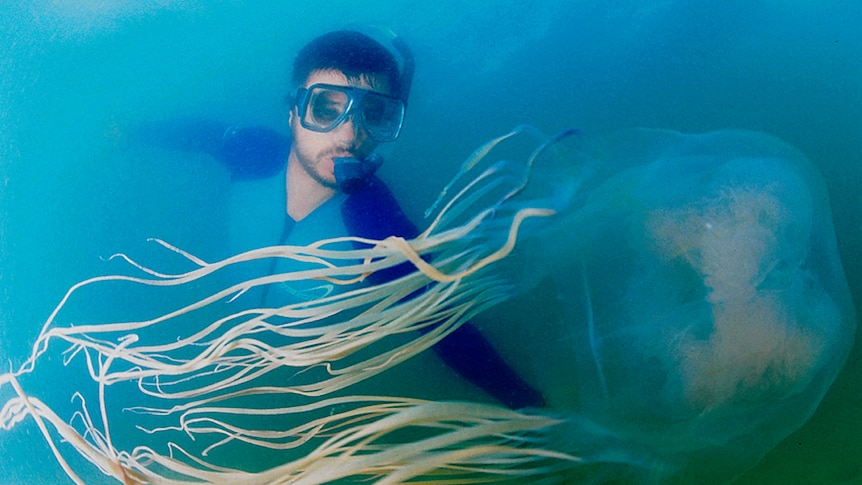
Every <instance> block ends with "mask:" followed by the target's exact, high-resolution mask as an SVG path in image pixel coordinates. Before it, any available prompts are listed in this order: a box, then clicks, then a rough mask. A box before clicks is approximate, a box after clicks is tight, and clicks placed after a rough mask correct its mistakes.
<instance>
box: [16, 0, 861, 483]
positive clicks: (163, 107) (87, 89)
mask: <svg viewBox="0 0 862 485" xmlns="http://www.w3.org/2000/svg"><path fill="white" fill-rule="evenodd" d="M352 24H363V25H364V24H371V25H384V26H387V27H389V28H392V29H393V30H394V31H395V32H397V33H399V34H400V35H402V36H403V37H404V38H405V39H406V40H407V42H408V43H409V44H410V46H411V47H412V49H413V51H414V54H415V56H416V64H417V71H416V75H415V77H414V85H413V90H412V92H411V100H410V101H411V102H410V107H409V110H408V115H407V119H406V123H405V127H404V132H403V133H402V136H401V138H400V139H399V141H398V142H397V143H395V144H394V145H392V146H391V147H387V148H386V149H385V150H384V156H385V158H386V160H387V161H386V164H385V165H384V166H383V168H382V169H381V175H382V177H383V178H384V179H386V180H388V181H389V182H390V185H391V187H392V189H393V191H394V192H395V193H396V195H397V196H398V198H399V200H400V201H401V202H402V203H403V205H404V206H405V209H406V210H407V211H408V212H409V214H410V215H411V216H412V218H413V219H414V220H415V221H418V222H420V224H419V225H420V226H421V225H422V223H421V221H422V213H423V212H424V210H425V209H426V208H427V207H428V206H429V205H430V204H431V203H432V202H433V201H434V199H435V197H436V196H437V194H438V193H439V191H440V189H441V188H442V187H443V186H444V185H445V183H446V181H448V180H449V179H450V178H451V176H452V175H453V174H454V173H455V172H456V171H457V170H458V167H459V165H460V163H461V162H462V161H463V160H464V159H465V158H466V157H467V156H468V155H469V154H470V153H471V152H472V151H473V149H475V148H476V147H477V146H478V145H479V144H481V143H483V142H484V141H486V140H487V139H489V138H492V137H494V136H498V135H500V134H502V133H505V132H507V131H508V130H510V129H511V128H512V127H514V126H516V125H519V124H522V123H527V124H531V125H534V126H536V127H538V128H539V129H540V130H542V131H544V132H547V133H553V132H557V131H559V130H562V129H564V128H568V127H576V128H579V129H580V130H583V131H584V132H587V133H605V132H609V131H613V130H616V129H620V128H627V127H634V126H644V127H651V128H668V129H675V130H680V131H683V132H704V131H709V130H714V129H720V128H739V129H750V130H758V131H764V132H767V133H770V134H772V135H775V136H777V137H779V138H781V139H783V140H784V141H786V142H788V143H789V144H791V145H793V146H795V147H797V148H798V149H800V150H801V151H802V152H804V153H805V154H806V155H807V156H808V157H809V158H810V159H811V160H812V161H813V162H814V163H815V165H816V166H817V167H818V168H819V170H820V171H821V173H822V174H823V176H824V179H825V181H826V184H827V186H828V188H829V191H830V196H831V204H832V209H833V218H834V223H835V229H836V233H837V239H838V244H839V250H840V252H841V257H842V260H843V262H844V268H845V272H846V275H847V278H848V280H849V284H850V287H851V291H852V293H853V295H854V301H855V303H856V306H857V308H859V307H860V306H862V255H860V247H862V224H860V223H859V222H860V220H862V202H860V201H859V197H858V193H859V188H860V187H862V123H860V113H862V56H860V55H859V53H860V52H862V30H860V29H859V25H862V5H860V4H859V2H856V1H853V0H846V1H837V0H835V1H820V2H810V1H800V0H798V1H778V0H775V1H755V2H751V1H742V0H731V1H725V2H710V1H634V0H632V1H614V2H606V1H598V0H596V1H580V0H575V1H538V2H519V1H487V2H478V1H477V2H459V1H454V0H440V1H435V2H425V3H424V4H417V3H416V2H407V1H382V0H377V1H371V2H362V3H360V2H348V1H332V2H326V1H319V2H296V1H291V2H276V1H258V2H251V1H247V2H245V1H219V2H194V1H179V0H178V1H170V0H158V1H143V0H142V1H125V2H121V1H116V2H103V1H96V0H93V1H85V0H78V1H47V0H46V1H37V0H34V1H30V2H26V1H25V2H18V3H17V4H12V2H4V3H3V4H2V5H0V362H2V364H3V365H4V366H6V367H17V366H18V365H19V364H20V362H21V361H22V360H23V359H24V358H25V357H26V356H27V355H28V353H29V348H30V346H31V345H32V343H33V339H35V337H36V335H37V334H38V331H39V329H40V327H41V325H42V323H43V322H44V320H45V319H46V318H47V316H48V314H49V313H50V312H51V310H52V309H53V308H54V306H55V305H56V303H57V302H58V301H59V299H60V298H61V297H62V295H63V294H64V293H65V291H66V289H68V288H69V287H70V286H71V285H73V284H74V283H76V282H78V281H80V280H82V279H85V278H88V277H91V276H94V275H98V274H105V273H107V272H110V271H111V269H112V266H111V265H110V264H108V263H106V262H105V259H106V258H107V257H109V256H110V255H112V254H114V253H117V252H121V251H122V252H125V253H129V254H134V255H141V256H142V258H143V259H145V260H146V258H147V255H148V252H152V251H153V248H152V244H151V243H147V241H146V240H147V238H150V237H158V238H161V239H164V240H166V241H169V242H170V243H171V244H174V245H176V246H178V247H181V248H183V249H186V250H189V251H191V252H193V253H195V254H196V255H198V256H201V257H203V258H204V259H212V258H214V257H221V256H224V255H222V254H219V253H218V249H217V248H216V247H215V245H214V244H213V243H212V241H210V240H208V238H207V234H210V233H211V232H212V231H214V230H218V229H219V227H220V225H223V224H224V221H223V220H221V219H220V218H219V217H214V216H213V215H214V214H216V215H217V214H223V213H224V211H225V210H226V208H225V202H224V200H225V193H226V191H227V187H228V183H229V179H228V176H227V173H222V172H221V171H219V170H218V169H217V168H215V167H214V164H213V163H212V161H211V160H208V159H206V157H202V156H201V157H193V156H189V155H184V154H175V156H173V157H171V156H158V157H154V156H148V154H146V153H137V152H135V153H131V152H130V151H129V150H128V149H127V145H126V144H125V142H124V135H125V129H126V127H127V126H129V124H131V123H134V122H137V121H144V120H153V119H165V118H173V117H185V116H195V117H207V118H213V119H218V120H222V121H227V122H230V123H234V124H239V125H242V124H262V125H267V126H270V127H272V128H275V129H278V130H283V131H286V129H285V128H286V107H285V105H284V96H285V94H286V90H287V85H288V81H287V79H288V74H289V72H288V67H289V65H290V62H291V61H292V58H293V55H294V54H295V53H296V51H297V50H298V48H299V47H301V46H302V45H303V44H305V43H306V42H307V41H308V40H310V39H311V38H312V37H314V36H316V35H318V34H320V33H323V32H326V31H328V30H332V29H337V28H342V27H345V26H350V25H352ZM160 155H163V154H160ZM535 338H540V337H538V336H537V337H535ZM45 385H50V383H45ZM860 397H862V349H861V348H860V338H859V337H857V340H856V345H855V347H854V349H853V351H852V352H851V355H850V358H849V360H848V363H847V365H846V367H845V369H844V371H843V372H842V374H841V375H840V376H839V377H838V380H837V381H836V382H835V384H834V385H833V386H832V388H831V390H830V391H829V393H828V394H827V395H826V398H825V399H824V401H823V402H822V404H821V406H820V408H819V409H818V411H817V413H816V414H815V415H814V417H813V418H812V419H811V420H810V421H809V422H808V423H807V424H806V425H804V426H803V427H802V428H801V429H800V430H798V431H797V432H795V433H793V434H791V435H790V436H789V437H788V438H787V439H786V440H784V442H782V443H781V444H780V445H779V446H778V447H777V448H776V449H775V450H773V451H772V452H771V453H770V454H769V455H767V456H766V458H765V459H764V460H763V461H762V462H761V463H760V464H759V465H758V466H757V467H755V468H754V469H752V470H750V471H749V472H747V473H746V474H745V475H744V476H742V477H741V478H739V479H738V481H737V483H776V484H777V483H841V482H852V481H853V480H854V479H855V480H859V479H860V478H859V477H862V462H860V460H859V457H860V456H862V399H860ZM22 428H23V427H22ZM0 456H3V458H2V459H0V483H33V481H32V480H33V479H34V478H33V477H41V478H43V479H44V483H55V480H57V478H56V477H63V476H64V475H63V473H62V471H61V470H59V467H58V466H57V465H55V464H54V460H53V457H52V456H50V452H49V451H48V448H47V446H46V445H45V444H44V443H43V441H42V438H41V436H39V434H38V432H37V431H36V430H35V427H32V426H31V427H27V428H25V429H22V430H18V431H16V432H15V433H0Z"/></svg>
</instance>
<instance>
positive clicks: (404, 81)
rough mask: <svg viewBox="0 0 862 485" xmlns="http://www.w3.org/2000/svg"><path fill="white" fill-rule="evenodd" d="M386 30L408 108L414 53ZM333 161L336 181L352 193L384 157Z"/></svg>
mask: <svg viewBox="0 0 862 485" xmlns="http://www.w3.org/2000/svg"><path fill="white" fill-rule="evenodd" d="M381 30H383V29H381ZM385 32H386V34H387V36H388V37H389V38H390V43H391V44H392V47H393V48H394V49H395V50H396V51H398V54H399V56H400V57H401V63H402V67H401V76H400V82H399V84H400V85H401V89H400V91H399V93H398V95H399V97H400V98H401V100H402V101H403V102H404V106H405V108H406V106H407V98H408V97H409V96H410V86H411V85H412V84H413V70H414V66H415V62H414V60H413V53H412V52H411V51H410V48H409V47H407V43H406V42H404V39H402V38H401V37H399V36H397V35H396V34H395V33H394V32H392V31H391V30H388V29H385ZM333 161H334V163H335V167H334V172H335V173H334V175H335V182H336V183H337V184H338V188H339V189H340V190H341V191H342V192H343V193H345V194H352V193H355V192H358V191H359V190H361V189H362V188H363V187H364V186H365V183H366V181H367V180H368V179H369V178H370V177H371V176H372V175H374V173H375V172H376V171H377V169H378V168H380V166H381V165H383V157H382V156H381V155H380V154H378V153H372V154H370V155H369V156H367V157H365V158H363V159H358V158H353V157H339V158H335V159H334V160H333Z"/></svg>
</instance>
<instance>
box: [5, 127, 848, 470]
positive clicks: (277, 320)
mask: <svg viewBox="0 0 862 485" xmlns="http://www.w3.org/2000/svg"><path fill="white" fill-rule="evenodd" d="M532 131H533V130H531V129H528V128H526V127H519V128H518V129H517V130H516V132H515V133H513V134H509V135H504V136H503V137H500V138H498V139H496V140H493V141H492V142H489V143H488V144H486V145H484V146H483V147H482V148H481V149H480V150H478V151H477V152H476V154H474V156H471V157H470V159H468V161H467V162H466V163H465V164H464V166H463V168H462V172H461V173H459V175H458V177H456V179H455V181H453V183H451V184H449V185H447V186H446V187H445V188H444V190H443V192H442V194H441V200H440V201H438V203H435V206H437V205H439V206H440V210H439V212H437V213H436V216H435V217H434V218H433V219H432V220H431V221H430V223H429V224H428V228H427V229H426V231H425V232H423V234H422V235H420V236H419V237H418V238H416V239H415V240H412V241H405V240H403V239H399V238H388V239H386V240H383V241H357V242H364V243H366V245H367V248H366V249H352V250H342V249H335V247H339V248H341V247H343V246H344V245H343V244H341V245H339V244H340V243H343V242H344V240H332V241H321V242H318V243H316V244H313V245H310V246H308V247H301V248H300V247H288V246H278V247H272V248H261V249H258V250H254V251H249V252H246V253H242V254H239V255H236V256H234V257H231V258H228V259H227V260H224V261H219V262H214V263H211V262H206V261H203V260H200V259H198V258H196V257H194V256H192V255H191V254H189V253H186V252H184V251H182V250H180V249H178V248H174V247H172V246H170V245H168V244H166V243H162V244H163V245H164V246H165V247H166V248H167V249H169V250H171V251H172V252H174V253H177V254H180V255H181V256H184V257H185V258H186V260H187V263H188V264H190V266H191V267H190V269H188V270H185V271H181V272H174V273H169V272H164V271H156V270H154V269H150V268H148V267H145V266H143V265H140V264H138V263H135V262H134V261H133V260H131V259H130V258H127V257H125V256H122V257H123V258H125V259H126V261H128V262H129V263H131V268H132V269H133V270H134V272H132V273H128V274H121V275H114V276H104V277H97V278H94V279H92V280H88V281H85V282H82V283H81V284H79V285H76V286H75V287H73V288H72V289H71V290H70V292H69V293H68V294H67V296H66V297H65V298H64V299H63V300H62V301H61V303H60V305H59V306H58V308H57V310H56V311H55V312H54V313H53V314H52V315H51V317H50V318H49V320H48V322H47V323H46V324H45V326H44V327H43V329H42V332H41V333H40V335H39V337H38V338H37V341H36V344H35V346H34V349H33V353H32V355H31V356H30V358H29V359H28V360H27V361H26V362H25V363H24V364H23V365H22V366H21V367H20V369H19V370H18V371H16V372H14V373H9V374H5V375H3V376H2V378H0V389H3V390H4V391H10V390H11V391H10V392H11V394H12V397H9V396H8V394H9V393H10V392H6V394H4V395H3V396H4V397H5V398H6V399H7V400H6V402H5V404H4V406H3V408H2V411H0V428H9V427H13V426H15V425H16V424H18V423H20V422H21V421H22V420H24V419H25V418H27V417H31V418H32V419H34V420H35V421H36V422H37V424H38V425H39V429H40V431H41V432H42V434H43V435H44V436H45V438H46V440H47V441H48V442H49V444H50V445H51V451H52V452H53V454H54V455H55V456H56V457H57V459H58V461H60V463H61V464H62V465H63V466H64V469H65V470H66V471H67V473H68V475H69V476H70V478H72V479H73V480H75V481H78V482H82V480H81V479H80V478H79V477H78V474H77V473H76V472H75V471H74V470H72V468H71V466H70V465H68V464H67V462H66V460H64V458H63V457H64V455H67V454H68V453H77V454H79V455H80V456H82V457H83V458H84V459H86V460H87V461H89V462H90V463H92V464H93V465H94V466H95V468H96V469H98V470H100V471H101V473H104V474H106V475H109V476H112V477H114V478H116V479H117V480H120V481H122V482H125V483H139V482H150V481H154V482H163V483H166V482H176V483H183V482H193V483H200V482H207V483H220V482H221V483H223V482H240V481H242V482H243V483H327V482H330V481H336V480H342V479H351V478H352V479H358V480H368V479H376V480H379V483H400V482H402V481H405V480H410V479H420V480H421V479H426V478H427V479H428V480H434V479H440V480H448V481H449V483H453V482H458V481H470V482H471V483H472V482H480V481H483V480H488V481H495V482H498V481H506V480H508V481H510V482H513V483H527V482H530V481H537V482H542V483H552V482H555V481H556V482H563V483H565V482H571V481H576V480H577V481H585V482H590V481H591V482H602V481H611V480H619V479H621V478H624V479H628V480H630V481H633V482H649V481H665V480H667V479H671V478H673V477H680V476H683V477H688V478H691V477H697V478H698V479H706V478H709V479H713V480H725V479H729V478H731V477H732V476H733V475H734V474H736V473H738V472H740V471H742V470H744V469H745V468H746V467H748V466H750V465H751V464H752V463H754V462H755V461H756V460H757V459H759V458H760V457H761V456H762V455H763V454H764V453H765V452H766V451H768V450H769V449H770V448H771V447H772V446H774V445H775V444H776V443H777V442H778V441H779V440H780V439H782V438H783V437H784V436H786V435H787V434H789V433H790V432H791V431H793V430H794V429H795V428H797V427H798V426H800V425H801V424H802V423H803V422H804V421H805V420H806V419H807V418H808V417H809V416H810V415H811V413H812V412H813V410H814V409H815V407H816V406H817V404H818V403H819V401H820V400H821V398H822V397H823V394H824V393H825V391H826V389H827V388H828V386H829V385H830V384H831V382H832V381H833V379H834V378H835V376H836V374H837V372H838V371H839V370H840V368H841V365H842V364H843V362H844V359H845V358H846V356H847V353H848V350H849V345H850V342H851V341H852V338H851V336H852V334H853V332H854V326H853V308H852V305H851V304H850V300H849V296H848V290H847V286H846V282H845V280H844V276H843V273H842V270H841V265H840V262H839V261H838V257H837V251H836V247H835V241H834V234H833V230H832V227H831V222H830V217H829V208H828V203H827V199H826V196H825V190H824V189H823V187H822V183H821V182H819V180H818V177H817V175H816V173H815V172H814V171H813V170H812V169H811V168H810V167H809V165H808V163H807V161H806V160H805V159H804V157H803V156H802V155H800V154H799V153H798V152H796V151H795V150H793V149H791V148H789V147H787V146H786V145H784V144H782V143H781V142H779V141H777V140H774V139H772V138H770V137H768V136H765V135H762V134H757V133H747V132H715V133H709V134H704V135H683V134H679V133H675V132H665V131H650V130H634V131H628V132H623V133H620V134H616V135H612V136H609V137H604V138H597V139H593V140H591V141H589V142H588V143H586V142H583V141H584V138H582V137H578V136H577V135H575V134H573V133H571V132H564V133H562V134H561V135H559V136H557V137H552V138H550V139H548V140H544V139H543V140H542V141H541V142H539V143H535V144H534V145H536V144H537V145H538V147H534V148H535V149H533V150H532V151H529V152H528V155H527V156H524V157H520V158H518V157H515V158H514V159H515V160H521V161H520V162H517V163H513V162H500V163H497V162H496V160H499V158H501V157H499V156H497V152H498V150H508V149H507V148H505V147H506V143H509V142H511V141H513V139H514V138H517V137H516V136H515V135H517V134H519V133H526V134H527V135H529V133H531V132H532ZM564 138H565V139H566V140H571V139H576V140H577V143H575V144H574V149H569V150H566V149H565V148H571V147H563V146H557V145H558V144H557V142H558V141H560V140H561V139H564ZM586 147H589V149H586ZM504 153H506V154H508V153H507V152H505V151H504ZM507 158H510V157H507ZM510 159H511V158H510ZM360 246H361V245H360ZM272 259H276V260H278V259H287V260H294V261H302V262H303V263H305V264H304V265H303V268H304V269H302V270H299V271H295V272H289V273H279V274H261V275H259V276H258V277H255V278H251V279H242V280H241V281H231V280H230V275H231V274H233V275H234V276H235V275H236V274H243V275H245V274H246V273H244V272H237V273H232V272H231V271H230V269H231V268H234V267H236V266H238V265H245V264H247V263H251V262H255V261H269V260H272ZM344 261H350V263H347V264H343V262H344ZM355 261H360V262H361V263H359V264H357V263H355ZM405 262H409V263H412V264H413V265H415V267H416V271H414V272H413V273H411V274H407V275H405V276H403V277H401V278H399V279H397V280H395V281H390V282H387V283H384V284H381V285H376V286H368V287H363V288H359V289H354V290H350V291H346V292H342V293H337V294H333V295H330V296H327V297H323V298H320V299H318V300H314V301H311V302H302V303H296V304H291V305H286V306H283V307H274V308H268V307H242V306H238V305H240V302H241V301H246V300H247V299H239V298H236V296H237V295H240V294H242V293H244V292H247V291H249V290H251V289H254V288H259V287H266V286H267V285H276V284H280V283H282V282H286V281H294V280H306V279H308V280H325V281H328V282H330V283H333V284H348V283H350V282H354V281H357V280H361V279H363V278H365V277H367V275H368V274H369V273H372V272H374V271H382V270H385V269H386V268H391V267H393V266H396V265H400V264H403V263H405ZM257 266H261V267H269V266H270V265H268V264H267V265H257ZM223 275H227V276H225V277H222V276H223ZM213 280H214V281H215V282H214V283H213ZM105 285H108V286H110V287H111V288H112V289H116V290H117V291H120V289H122V291H123V292H129V293H123V298H126V300H125V301H132V300H131V299H135V300H143V301H147V302H156V303H154V304H153V308H152V309H151V312H150V314H148V315H146V316H144V317H140V316H137V315H136V316H134V317H132V316H129V318H126V319H122V320H120V321H116V322H114V323H104V322H102V321H95V320H88V319H87V318H86V316H81V315H74V316H73V317H72V316H68V315H65V313H64V312H65V311H67V305H68V303H69V301H70V300H74V299H76V298H77V299H83V300H84V301H102V300H100V299H98V298H94V299H92V300H91V299H89V298H88V296H92V295H94V294H95V295H106V294H110V293H107V292H105V291H104V286H105ZM207 288H215V289H213V290H211V291H210V290H207ZM88 292H95V293H88ZM201 292H203V293H202V295H201V294H200V293H201ZM165 295H167V296H169V297H170V298H164V296H165ZM178 295H180V296H178ZM184 300H188V301H187V302H186V303H184V304H180V305H178V306H175V307H170V308H162V307H160V306H159V304H160V302H165V301H168V302H171V304H172V305H173V304H174V303H175V302H176V301H184ZM546 303H548V304H551V305H553V306H554V307H555V308H557V311H555V312H554V313H553V315H552V316H551V315H550V314H549V316H547V317H540V316H539V311H540V310H541V309H542V308H543V306H544V304H546ZM512 304H514V305H515V306H516V311H505V312H503V316H502V317H500V318H493V319H490V320H489V321H490V323H485V324H484V327H483V330H484V331H486V332H487V334H488V335H489V336H491V337H494V338H497V339H498V340H499V339H503V340H506V339H507V332H509V331H510V329H512V328H515V329H518V330H519V331H521V332H526V333H527V334H528V335H529V338H526V339H512V338H511V335H508V337H509V338H508V340H509V341H515V342H516V346H519V347H523V348H527V349H529V348H530V347H531V346H533V347H535V348H538V349H539V351H537V352H533V353H530V354H529V355H528V362H526V364H525V365H524V366H523V367H524V368H530V369H533V371H534V372H535V374H536V376H535V378H536V379H537V380H538V382H540V383H541V384H542V390H543V392H544V393H545V395H546V397H547V398H548V401H549V402H550V407H549V408H548V409H541V410H525V411H524V412H515V411H510V410H506V409H502V408H500V407H499V406H496V405H493V404H488V403H475V402H456V401H457V400H458V397H457V396H453V397H451V398H450V399H446V400H445V401H444V400H437V401H436V402H435V400H434V399H427V398H424V399H420V398H418V397H416V396H414V395H410V394H409V392H407V391H404V390H403V388H400V387H398V386H397V381H398V379H393V378H391V376H393V375H399V374H397V373H396V372H398V371H399V370H400V369H403V368H404V366H406V365H408V364H409V363H410V362H415V361H416V360H417V359H420V358H421V357H422V356H423V355H425V354H427V352H426V351H427V350H428V349H429V348H431V347H432V346H433V345H434V344H435V343H436V342H438V341H440V340H441V339H443V338H445V337H446V335H448V334H450V333H451V332H453V331H454V330H455V329H457V328H458V327H459V326H460V325H462V324H463V323H464V322H466V321H468V320H470V321H471V322H472V321H473V320H474V319H476V321H480V320H481V318H482V316H483V315H485V316H487V315H490V314H493V313H494V312H495V310H496V309H499V308H500V307H501V306H505V305H512ZM509 308H510V309H511V306H510V307H509ZM519 315H520V318H519ZM419 330H421V332H420V331H419ZM64 344H65V345H64ZM504 348H505V347H504ZM67 349H68V350H67ZM62 351H66V354H65V360H64V362H65V363H66V364H68V366H67V369H68V372H70V373H71V372H74V373H75V377H76V379H72V380H70V382H76V383H78V384H76V387H75V388H74V389H71V390H70V393H75V395H77V396H80V400H76V405H77V406H79V409H78V410H76V411H71V412H67V413H66V414H65V415H62V416H61V414H60V413H58V412H56V411H55V409H53V407H52V405H51V404H47V403H46V402H44V401H42V400H41V399H40V398H39V396H38V394H40V390H39V389H29V388H27V385H28V381H29V382H34V381H33V380H32V377H33V374H38V371H39V369H40V366H41V365H43V364H41V363H42V362H43V361H45V360H46V359H47V357H46V354H50V353H54V352H62ZM75 364H77V365H75ZM421 372H422V375H423V380H427V379H429V377H430V373H431V370H430V369H429V368H427V367H422V368H421ZM401 376H402V378H403V377H404V375H403V374H401ZM81 377H84V378H89V379H86V380H83V381H82V380H81ZM375 379H376V380H375ZM82 382H84V383H89V385H88V386H82V385H80V383H82ZM84 387H86V389H85V388H84ZM129 414H131V415H133V416H134V418H133V419H132V421H133V422H132V423H130V422H129V418H128V417H127V416H128V415H129ZM123 416H126V417H125V418H123ZM124 426H125V429H124ZM136 433H137V434H136ZM60 437H61V438H62V440H63V441H65V443H60V440H59V439H58V438H60ZM260 456H267V457H269V458H268V459H267V460H264V461H262V462H261V461H258V462H257V463H255V464H250V463H248V462H247V459H248V458H249V457H255V458H259V457H260ZM261 463H264V465H262V464H261Z"/></svg>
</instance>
